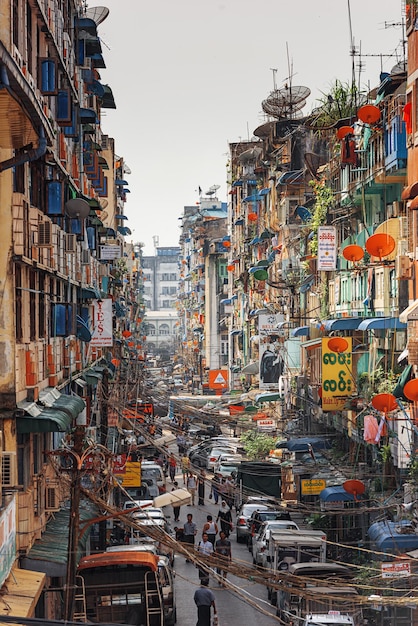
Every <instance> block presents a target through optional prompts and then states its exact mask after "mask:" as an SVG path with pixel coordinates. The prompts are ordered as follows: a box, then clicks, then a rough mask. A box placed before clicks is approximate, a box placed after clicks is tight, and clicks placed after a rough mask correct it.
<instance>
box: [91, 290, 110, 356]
mask: <svg viewBox="0 0 418 626" xmlns="http://www.w3.org/2000/svg"><path fill="white" fill-rule="evenodd" d="M93 310H94V320H93V334H92V338H91V342H90V345H91V346H98V347H102V346H113V321H112V299H111V298H106V299H105V300H94V305H93Z"/></svg>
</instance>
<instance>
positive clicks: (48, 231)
mask: <svg viewBox="0 0 418 626" xmlns="http://www.w3.org/2000/svg"><path fill="white" fill-rule="evenodd" d="M38 246H43V247H49V246H52V224H51V222H39V224H38Z"/></svg>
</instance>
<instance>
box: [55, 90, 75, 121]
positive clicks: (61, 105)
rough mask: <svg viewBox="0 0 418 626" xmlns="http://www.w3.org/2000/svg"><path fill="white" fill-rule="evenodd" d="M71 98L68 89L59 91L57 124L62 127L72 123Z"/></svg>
mask: <svg viewBox="0 0 418 626" xmlns="http://www.w3.org/2000/svg"><path fill="white" fill-rule="evenodd" d="M71 118H72V107H71V96H70V91H69V90H68V89H62V90H60V91H58V95H57V123H58V124H60V125H61V126H65V125H67V124H71V122H72V119H71Z"/></svg>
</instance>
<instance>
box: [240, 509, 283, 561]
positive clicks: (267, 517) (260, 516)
mask: <svg viewBox="0 0 418 626" xmlns="http://www.w3.org/2000/svg"><path fill="white" fill-rule="evenodd" d="M291 519H292V518H291V517H290V513H289V511H287V510H286V509H276V508H274V509H273V508H271V509H265V510H263V511H257V510H256V511H254V512H253V513H252V514H251V515H250V517H249V518H248V521H247V524H248V529H249V533H248V539H247V544H248V549H249V550H250V552H251V539H252V537H254V536H255V535H257V534H258V532H259V530H260V528H261V526H262V524H263V523H264V522H267V521H273V520H284V521H291Z"/></svg>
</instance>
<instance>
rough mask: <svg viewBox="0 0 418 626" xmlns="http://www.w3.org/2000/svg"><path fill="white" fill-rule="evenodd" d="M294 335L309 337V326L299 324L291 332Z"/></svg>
mask: <svg viewBox="0 0 418 626" xmlns="http://www.w3.org/2000/svg"><path fill="white" fill-rule="evenodd" d="M291 336H292V337H309V326H298V327H297V328H294V329H293V330H292V332H291Z"/></svg>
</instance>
